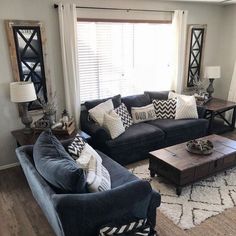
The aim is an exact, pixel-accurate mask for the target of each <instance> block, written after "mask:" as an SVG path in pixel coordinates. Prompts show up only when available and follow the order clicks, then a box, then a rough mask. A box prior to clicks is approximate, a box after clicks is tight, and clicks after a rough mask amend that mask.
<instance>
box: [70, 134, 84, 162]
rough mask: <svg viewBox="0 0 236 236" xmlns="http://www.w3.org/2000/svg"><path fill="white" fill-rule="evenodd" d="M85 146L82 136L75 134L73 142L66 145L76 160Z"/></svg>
mask: <svg viewBox="0 0 236 236" xmlns="http://www.w3.org/2000/svg"><path fill="white" fill-rule="evenodd" d="M84 147H85V142H84V140H83V138H82V137H81V136H80V135H79V134H76V136H75V138H74V140H73V142H72V143H71V144H70V145H69V146H68V148H67V149H68V152H69V153H70V154H71V156H72V157H73V158H74V159H75V160H76V159H78V158H79V156H80V154H81V152H82V151H83V149H84Z"/></svg>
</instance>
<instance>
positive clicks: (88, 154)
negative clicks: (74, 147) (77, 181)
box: [76, 143, 111, 192]
mask: <svg viewBox="0 0 236 236" xmlns="http://www.w3.org/2000/svg"><path fill="white" fill-rule="evenodd" d="M76 162H77V163H78V164H79V166H80V167H81V168H82V169H84V171H85V172H86V183H87V186H88V190H89V192H101V191H105V190H110V189H111V178H110V174H109V172H108V170H107V169H106V168H105V167H104V166H103V165H102V158H101V157H100V156H99V154H98V153H97V152H96V151H95V150H94V149H93V148H92V147H91V146H90V145H89V144H87V143H86V145H85V147H84V149H83V151H82V152H81V154H80V156H79V158H78V159H76Z"/></svg>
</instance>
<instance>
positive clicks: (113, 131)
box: [103, 110, 125, 139]
mask: <svg viewBox="0 0 236 236" xmlns="http://www.w3.org/2000/svg"><path fill="white" fill-rule="evenodd" d="M103 126H104V127H105V128H106V129H107V130H108V131H109V133H110V135H111V138H112V139H115V138H116V137H118V136H120V135H121V134H122V133H124V132H125V127H124V125H123V123H122V121H121V117H120V116H119V115H118V114H117V113H116V112H115V111H114V110H113V111H111V112H110V113H109V114H108V113H105V115H104V124H103Z"/></svg>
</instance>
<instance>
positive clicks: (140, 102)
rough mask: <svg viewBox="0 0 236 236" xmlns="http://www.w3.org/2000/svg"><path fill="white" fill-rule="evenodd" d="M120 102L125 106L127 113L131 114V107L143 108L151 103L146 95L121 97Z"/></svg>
mask: <svg viewBox="0 0 236 236" xmlns="http://www.w3.org/2000/svg"><path fill="white" fill-rule="evenodd" d="M121 101H122V102H123V103H124V104H125V105H126V107H127V109H128V111H129V113H131V107H143V106H147V105H148V104H150V103H151V100H150V98H149V96H148V95H146V94H140V95H134V96H127V97H123V98H121Z"/></svg>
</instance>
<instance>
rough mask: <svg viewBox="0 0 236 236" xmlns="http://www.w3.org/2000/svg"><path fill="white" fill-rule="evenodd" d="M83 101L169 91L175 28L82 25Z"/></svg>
mask: <svg viewBox="0 0 236 236" xmlns="http://www.w3.org/2000/svg"><path fill="white" fill-rule="evenodd" d="M77 26H78V28H77V30H78V55H79V79H80V98H81V101H86V100H90V99H97V98H104V97H109V96H113V95H115V94H121V95H122V96H125V95H130V94H137V93H141V92H143V91H144V90H162V89H169V86H170V79H171V73H172V71H171V68H172V67H171V58H172V56H171V55H172V53H171V36H172V31H171V24H147V23H145V24H141V23H114V22H78V25H77Z"/></svg>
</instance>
